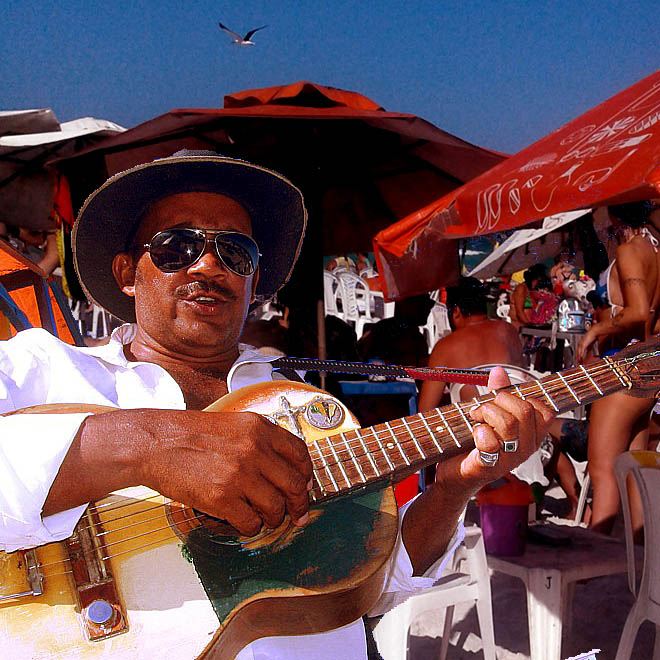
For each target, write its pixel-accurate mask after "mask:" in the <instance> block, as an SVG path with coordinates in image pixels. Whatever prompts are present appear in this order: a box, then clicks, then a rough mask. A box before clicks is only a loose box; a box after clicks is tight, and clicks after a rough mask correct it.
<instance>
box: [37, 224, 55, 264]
mask: <svg viewBox="0 0 660 660" xmlns="http://www.w3.org/2000/svg"><path fill="white" fill-rule="evenodd" d="M59 265H60V255H59V252H58V251H57V237H56V236H55V234H54V233H51V234H48V236H47V237H46V253H45V254H44V256H43V257H41V259H39V261H38V262H37V266H39V268H41V270H43V271H44V272H45V273H48V274H50V273H52V272H53V271H54V270H55V269H56V268H57V267H58V266H59Z"/></svg>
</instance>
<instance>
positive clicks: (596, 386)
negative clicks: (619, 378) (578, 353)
mask: <svg viewBox="0 0 660 660" xmlns="http://www.w3.org/2000/svg"><path fill="white" fill-rule="evenodd" d="M580 369H582V371H583V372H584V375H585V376H586V377H587V378H588V379H589V382H590V383H591V384H592V385H593V386H594V387H595V388H596V391H597V392H598V394H600V395H601V396H603V390H601V389H600V387H598V385H597V384H596V381H595V380H594V379H593V378H592V377H591V374H590V373H589V372H588V371H587V370H586V369H585V368H584V365H583V364H581V365H580Z"/></svg>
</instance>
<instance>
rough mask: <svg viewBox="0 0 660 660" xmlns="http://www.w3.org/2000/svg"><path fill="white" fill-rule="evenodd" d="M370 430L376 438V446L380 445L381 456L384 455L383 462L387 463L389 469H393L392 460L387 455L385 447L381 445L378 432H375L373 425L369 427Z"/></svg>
mask: <svg viewBox="0 0 660 660" xmlns="http://www.w3.org/2000/svg"><path fill="white" fill-rule="evenodd" d="M371 432H372V433H373V436H374V438H376V442H377V443H378V446H379V447H380V450H381V452H382V453H383V456H385V462H386V463H387V464H388V465H389V467H390V470H392V471H394V465H393V464H392V461H391V460H390V457H389V456H388V454H387V452H386V451H385V447H383V443H382V442H381V441H380V438H379V437H378V434H377V433H376V431H375V429H374V428H373V426H372V427H371Z"/></svg>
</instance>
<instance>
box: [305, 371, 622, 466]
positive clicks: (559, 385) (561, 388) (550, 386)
mask: <svg viewBox="0 0 660 660" xmlns="http://www.w3.org/2000/svg"><path fill="white" fill-rule="evenodd" d="M609 371H610V370H609V369H607V368H603V369H600V372H601V373H596V372H595V371H594V372H592V373H591V374H590V376H592V377H593V376H596V377H598V376H600V375H601V374H602V373H603V372H609ZM580 373H581V372H576V373H575V374H574V376H575V377H573V378H570V380H569V378H565V379H564V380H565V381H566V384H568V385H569V386H570V385H571V384H572V385H574V386H575V385H576V383H580V384H582V385H583V386H584V387H583V388H582V389H581V388H577V389H578V390H579V392H580V394H583V395H584V394H585V393H588V392H589V391H590V390H591V391H592V390H593V388H594V385H593V384H591V383H590V382H589V381H588V379H586V380H585V377H584V376H581V375H580ZM617 381H618V379H617V378H616V376H613V377H612V383H616V382H617ZM544 386H545V387H544V389H545V392H546V393H547V394H548V395H550V397H551V398H552V395H553V394H555V395H556V394H558V393H560V394H562V395H563V396H565V397H566V398H567V399H568V400H569V401H572V400H574V399H573V397H572V396H570V397H568V396H567V395H566V394H565V392H566V390H567V388H566V386H565V384H564V383H563V382H562V381H561V379H557V380H556V381H553V382H550V381H548V382H547V383H544ZM603 386H604V387H607V385H606V384H605V383H603ZM518 389H519V390H520V391H522V393H523V395H525V398H527V396H528V395H536V396H535V398H539V399H542V398H543V389H540V388H539V386H538V384H537V381H530V382H526V383H521V384H519V385H518ZM583 390H584V391H583ZM573 391H574V392H575V393H576V395H578V392H577V391H575V389H574V390H573ZM513 393H514V395H515V391H514V392H513ZM592 393H593V392H592ZM494 398H495V397H494V396H489V395H484V397H482V398H480V401H479V403H480V404H481V403H486V402H489V401H492V400H493V399H494ZM578 399H580V401H582V400H583V399H582V398H580V397H579V396H578ZM458 405H459V408H460V411H461V412H459V411H456V410H454V407H455V406H447V407H443V408H442V409H439V408H436V409H435V410H433V411H427V412H426V413H417V415H412V416H410V417H406V418H404V419H405V420H406V422H407V423H408V425H409V426H410V428H411V430H413V431H423V435H426V436H429V433H428V429H426V428H425V426H424V423H423V422H422V421H419V420H416V419H415V418H416V417H419V415H424V416H425V418H426V420H427V421H429V418H430V417H436V418H437V419H436V420H435V421H433V422H432V424H435V423H436V422H437V421H439V422H441V423H442V422H444V421H447V422H456V421H459V422H462V423H463V424H464V423H465V421H464V419H463V415H464V414H465V413H468V412H469V411H470V410H471V409H472V408H474V407H475V405H477V403H476V402H475V401H468V402H462V403H460V404H458ZM577 405H581V404H580V403H578V402H577V401H576V406H577ZM440 410H442V414H441V413H440ZM443 418H444V419H443ZM396 423H397V420H394V421H393V422H390V427H391V428H393V429H394V430H400V429H405V425H404V424H403V422H401V423H400V424H399V425H398V426H394V425H395V424H396ZM376 426H380V425H376ZM442 426H445V424H444V423H443V424H442ZM459 428H460V427H459ZM366 430H368V431H369V432H371V433H372V434H373V435H374V436H375V437H376V438H377V439H379V440H380V439H384V440H388V441H389V440H391V439H392V436H391V433H390V431H389V429H385V430H382V429H377V428H376V427H369V428H368V429H359V430H358V429H351V430H347V431H345V432H344V433H343V434H338V435H337V436H328V437H327V438H324V439H325V440H326V441H327V442H328V443H329V442H330V441H331V440H332V439H333V438H337V437H339V436H341V435H344V436H346V435H347V434H351V433H353V434H355V435H356V438H347V439H348V440H349V441H353V440H355V439H358V440H360V436H361V435H362V433H361V432H363V431H366ZM407 430H408V429H405V431H406V432H407ZM452 430H454V432H456V429H452ZM408 435H410V434H408ZM470 435H471V434H470ZM362 439H365V438H364V437H363V438H362ZM366 439H367V442H368V444H372V443H371V442H370V441H369V438H368V437H367V438H366ZM342 441H343V439H342ZM407 442H414V440H408V441H407ZM361 444H362V443H360V444H359V445H355V447H352V449H353V454H351V453H350V452H349V451H348V449H344V448H342V447H341V445H337V446H335V451H336V452H337V453H338V454H339V455H340V456H342V457H343V458H346V455H348V458H349V459H352V458H353V455H355V456H356V457H361V456H364V455H366V454H365V452H364V451H362V450H361V447H360V445H361ZM449 446H451V444H450V445H449ZM377 449H380V447H378V448H377ZM370 453H371V452H370ZM310 454H311V455H312V456H313V457H315V456H318V457H320V459H322V460H323V465H322V467H325V465H328V466H330V465H335V464H336V463H337V461H336V459H335V457H334V455H333V453H332V451H330V452H329V453H326V452H324V451H323V449H322V448H321V449H320V450H315V449H313V448H312V449H311V450H310ZM349 462H350V461H349Z"/></svg>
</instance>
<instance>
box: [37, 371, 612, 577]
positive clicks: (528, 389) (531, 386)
mask: <svg viewBox="0 0 660 660" xmlns="http://www.w3.org/2000/svg"><path fill="white" fill-rule="evenodd" d="M597 371H599V372H600V373H603V372H607V373H611V369H610V368H609V367H608V366H607V365H604V366H603V367H601V368H600V369H598V370H594V371H592V372H591V373H590V375H591V376H592V377H593V376H598V375H600V374H599V373H597ZM575 375H576V376H579V372H576V374H575ZM576 380H578V381H579V382H581V383H584V382H585V381H584V376H582V377H580V378H576V379H573V384H575V381H576ZM587 380H588V379H587ZM617 380H618V379H617V378H616V377H613V380H612V382H613V383H615V382H617ZM566 381H567V382H568V379H567V378H566ZM560 383H562V381H561V379H557V381H556V384H557V385H559V384H560ZM544 385H551V381H548V382H547V383H544ZM562 385H563V383H562ZM585 385H586V383H585ZM603 386H604V387H607V385H606V384H605V383H603ZM591 387H593V385H591ZM537 388H538V385H537V382H536V381H530V382H528V383H522V384H520V385H519V386H518V389H519V390H521V391H523V394H532V393H533V392H532V390H536V389H537ZM564 389H565V386H564V387H562V389H561V390H557V391H564ZM546 391H548V388H546ZM553 391H554V390H553ZM576 394H577V392H576ZM494 398H495V396H494V395H485V396H484V397H483V398H481V399H480V402H479V403H480V404H481V403H486V402H488V401H492V400H493V399H494ZM474 405H476V402H466V403H464V404H459V407H461V408H462V409H463V411H464V412H467V411H469V410H471V409H472V408H473V407H474ZM578 405H579V404H578ZM436 410H437V411H438V412H437V413H436V412H435V411H433V412H432V413H431V414H435V415H437V416H438V417H440V414H439V410H440V409H436ZM449 412H450V411H449V410H448V411H447V412H446V413H445V414H444V420H447V421H455V420H457V419H461V420H462V415H461V414H460V413H453V414H451V416H450V414H449ZM440 419H442V417H440ZM399 428H404V427H403V425H401V427H399ZM410 428H411V430H417V429H413V428H412V427H410ZM352 431H353V432H355V431H356V430H355V429H353V430H352ZM457 431H458V432H459V435H460V436H461V438H465V439H467V438H469V437H471V434H469V433H465V432H464V431H461V430H460V429H457ZM379 433H381V432H380V431H379ZM382 433H386V432H384V431H383V432H382ZM427 433H428V432H427ZM455 434H456V431H455ZM374 435H375V432H374ZM384 437H385V436H384ZM457 437H458V436H457ZM326 440H327V438H326ZM408 442H411V441H408ZM379 448H380V447H379ZM363 455H364V454H363ZM401 467H403V466H401ZM157 496H158V495H157V494H154V495H151V496H149V497H148V498H146V499H149V498H150V497H157ZM130 504H134V503H126V504H122V505H119V506H117V507H115V508H122V507H124V506H129V505H130ZM161 506H162V507H163V508H164V505H156V506H155V507H149V508H148V509H147V510H146V511H150V510H155V509H157V508H160V507H161ZM110 510H111V511H112V510H114V509H110ZM191 511H192V509H191ZM144 513H145V510H142V511H140V512H136V513H134V514H126V515H125V516H121V517H120V518H121V519H124V518H131V517H133V516H138V515H143V514H144ZM156 519H158V517H155V518H149V519H147V520H144V519H143V520H142V521H138V522H136V523H132V524H129V525H127V526H124V527H120V528H117V529H114V530H105V531H104V532H100V533H97V534H96V537H97V538H98V537H100V536H102V535H108V534H112V533H116V532H119V531H123V530H125V529H126V528H127V527H132V526H134V525H136V524H140V523H144V522H149V521H153V520H156ZM193 520H194V521H199V520H202V517H200V516H198V515H197V514H195V515H193V516H191V517H189V518H184V519H182V520H181V521H180V522H191V521H193ZM170 529H171V526H170V525H169V524H168V525H166V526H164V527H159V528H156V529H153V530H149V531H147V532H144V533H142V534H137V535H135V536H132V537H127V538H124V539H121V540H120V541H109V542H108V543H105V544H101V545H100V546H96V547H95V548H94V549H92V550H89V551H84V552H83V553H82V554H88V553H89V554H95V553H96V552H97V551H98V550H101V549H109V548H111V547H114V546H117V545H120V544H122V543H126V542H127V541H131V540H135V539H138V538H142V537H143V536H148V535H150V534H154V533H157V532H160V531H165V530H170ZM164 540H166V539H159V540H156V541H153V542H150V543H147V544H143V545H141V546H139V547H137V548H131V549H130V550H126V551H122V552H121V553H115V554H113V555H108V556H106V557H104V558H103V559H111V558H112V557H116V556H119V555H121V554H125V553H127V552H131V551H138V550H140V549H143V548H145V547H148V546H150V545H154V544H155V543H159V542H162V541H164ZM67 563H70V560H69V559H66V560H62V561H58V562H50V563H48V564H41V565H40V568H48V567H52V566H56V565H59V564H67ZM68 573H72V571H66V572H65V573H60V574H56V575H65V574H68ZM48 577H55V575H49V576H48Z"/></svg>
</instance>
